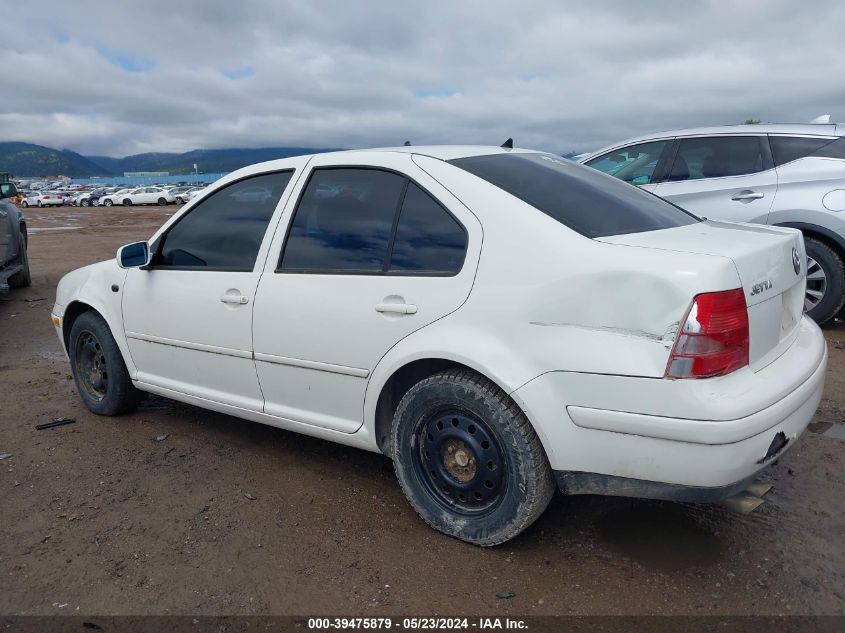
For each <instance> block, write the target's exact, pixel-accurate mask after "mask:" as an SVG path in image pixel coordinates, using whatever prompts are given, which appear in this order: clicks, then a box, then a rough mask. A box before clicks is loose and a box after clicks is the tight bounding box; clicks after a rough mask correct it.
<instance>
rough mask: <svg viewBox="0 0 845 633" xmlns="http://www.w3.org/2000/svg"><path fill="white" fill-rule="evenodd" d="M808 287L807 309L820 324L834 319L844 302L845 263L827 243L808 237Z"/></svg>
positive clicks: (805, 243)
mask: <svg viewBox="0 0 845 633" xmlns="http://www.w3.org/2000/svg"><path fill="white" fill-rule="evenodd" d="M804 246H805V247H806V249H807V290H806V294H805V295H804V310H805V311H806V312H807V316H808V317H810V318H811V319H813V320H814V321H815V322H816V323H818V324H819V325H821V324H823V323H825V322H827V321H829V320H830V319H832V318H833V317H834V316H836V314H837V313H838V312H839V310H841V309H842V306H843V303H845V265H843V263H842V258H841V257H840V256H839V254H838V253H837V252H836V251H835V250H833V249H832V248H831V247H830V246H828V245H827V244H826V243H824V242H822V241H820V240H817V239H816V238H814V237H805V238H804Z"/></svg>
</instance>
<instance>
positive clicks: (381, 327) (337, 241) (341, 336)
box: [254, 153, 480, 433]
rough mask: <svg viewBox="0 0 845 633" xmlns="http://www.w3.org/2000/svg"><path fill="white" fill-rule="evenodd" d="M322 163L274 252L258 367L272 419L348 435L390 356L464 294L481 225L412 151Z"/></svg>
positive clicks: (263, 297)
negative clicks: (363, 163) (362, 161)
mask: <svg viewBox="0 0 845 633" xmlns="http://www.w3.org/2000/svg"><path fill="white" fill-rule="evenodd" d="M326 160H327V159H325V158H323V157H321V156H316V157H314V159H312V162H311V164H310V165H309V167H312V171H311V172H310V175H309V177H308V178H307V180H306V179H303V182H302V184H301V186H300V189H301V193H298V194H296V195H297V198H298V199H299V202H298V204H297V205H296V208H295V209H289V210H286V212H285V215H284V217H283V219H282V224H281V225H280V227H279V230H278V231H277V234H279V235H278V237H277V239H276V240H274V243H273V246H272V247H271V252H270V256H269V258H268V262H267V267H268V268H267V272H266V273H265V274H264V276H263V277H262V279H261V283H260V285H259V288H258V293H257V295H256V301H255V316H254V333H255V337H254V338H255V360H256V367H257V370H258V377H259V380H260V383H261V389H262V391H263V393H264V397H265V400H266V403H265V408H264V411H265V413H269V414H271V415H275V416H279V417H282V418H285V419H289V420H294V421H297V422H302V423H306V424H312V425H315V426H319V427H323V428H328V429H333V430H337V431H342V432H347V433H353V432H355V431H356V430H357V429H358V428H359V427H360V426H361V424H362V420H363V406H364V393H365V390H366V386H367V379H368V377H369V375H370V373H371V372H372V371H373V369H374V368H375V366H376V364H377V363H378V362H379V360H380V359H381V358H382V357H383V356H384V354H385V353H387V351H388V350H389V349H390V348H391V347H392V346H393V345H395V344H396V343H397V342H398V341H400V340H401V339H402V338H404V337H406V336H408V335H409V334H410V333H412V332H414V331H415V330H418V329H419V328H422V327H425V326H426V325H428V324H429V323H431V322H433V321H435V320H436V319H439V318H441V317H443V316H445V315H446V314H449V313H450V312H452V311H454V310H456V309H457V308H458V307H459V306H460V305H461V304H462V303H463V302H464V300H465V299H466V297H467V296H468V294H469V292H470V288H471V286H472V281H473V278H474V275H475V269H476V265H477V262H478V254H479V249H480V226H479V225H478V221H477V220H476V219H475V217H474V216H473V215H472V214H471V213H469V211H467V210H466V209H465V208H464V207H463V206H462V205H461V204H460V203H459V202H458V201H457V200H456V199H455V198H454V197H452V196H451V194H449V193H448V191H446V190H445V189H444V188H443V187H441V186H440V185H439V184H438V183H437V182H436V181H435V180H433V179H432V178H431V177H429V176H428V175H427V174H426V173H425V172H423V171H422V170H421V169H420V168H419V167H417V166H416V165H415V164H414V163H413V161H412V160H411V157H410V156H409V155H408V154H402V153H398V154H395V155H393V156H390V155H384V154H378V155H374V157H373V159H372V162H373V166H367V167H360V166H355V165H349V166H340V167H338V166H332V167H330V166H328V165H326V163H325V161H326ZM330 160H331V161H332V162H333V163H336V161H337V160H338V158H337V156H336V155H335V156H333V157H331V159H330ZM324 165H325V166H324ZM291 215H292V220H290V221H289V220H288V218H289V217H290V216H291ZM288 225H289V228H288V229H287V236H286V239H285V235H284V233H285V231H283V230H282V227H284V226H288ZM283 240H284V245H283V243H282V242H283Z"/></svg>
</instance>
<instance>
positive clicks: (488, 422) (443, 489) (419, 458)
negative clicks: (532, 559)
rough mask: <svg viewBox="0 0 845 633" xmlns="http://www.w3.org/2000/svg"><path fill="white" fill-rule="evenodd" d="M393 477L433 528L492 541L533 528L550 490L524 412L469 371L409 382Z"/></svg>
mask: <svg viewBox="0 0 845 633" xmlns="http://www.w3.org/2000/svg"><path fill="white" fill-rule="evenodd" d="M391 438H392V457H393V465H394V469H395V470H396V476H397V477H398V478H399V483H400V484H401V486H402V490H403V492H404V493H405V496H406V497H407V498H408V501H409V502H410V503H411V506H413V508H414V510H416V511H417V513H418V514H419V515H420V517H422V519H423V520H424V521H425V522H426V523H428V524H429V525H430V526H431V527H433V528H435V529H436V530H439V531H441V532H443V533H444V534H448V535H449V536H453V537H455V538H458V539H461V540H463V541H467V542H469V543H474V544H476V545H482V546H490V545H498V544H500V543H504V542H505V541H507V540H509V539H511V538H513V537H514V536H516V535H517V534H519V533H520V532H522V531H523V530H524V529H525V528H527V527H528V526H529V525H531V524H532V523H533V522H534V521H535V520H536V519H537V518H538V517H539V516H540V515H541V514H542V513H543V511H544V510H545V509H546V507H547V506H548V504H549V501H550V500H551V498H552V495H553V493H554V488H555V484H554V477H553V475H552V470H551V466H550V465H549V461H548V459H547V458H546V454H545V452H544V451H543V447H542V446H541V444H540V439H539V438H538V437H537V433H536V432H535V431H534V429H533V427H532V426H531V423H530V422H529V421H528V419H527V418H526V417H525V414H524V413H523V412H522V411H521V410H520V409H519V407H518V406H517V405H516V403H514V402H513V400H511V399H510V398H509V397H508V396H507V394H505V393H504V392H503V391H502V390H501V389H499V388H498V387H497V386H496V385H495V384H494V383H492V382H491V381H490V380H487V379H486V378H484V377H482V376H480V375H478V374H476V373H475V372H472V371H469V370H453V371H446V372H442V373H440V374H436V375H434V376H431V377H429V378H426V379H424V380H422V381H420V382H419V383H417V384H416V385H414V386H413V387H412V388H411V389H410V390H409V391H408V393H406V394H405V396H404V397H403V398H402V400H401V401H400V403H399V407H398V408H397V410H396V414H395V416H394V418H393V430H392V436H391Z"/></svg>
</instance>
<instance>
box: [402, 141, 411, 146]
mask: <svg viewBox="0 0 845 633" xmlns="http://www.w3.org/2000/svg"><path fill="white" fill-rule="evenodd" d="M402 146H403V147H410V146H411V141H405V142H404V143H403V144H402Z"/></svg>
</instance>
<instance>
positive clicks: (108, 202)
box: [103, 199, 114, 207]
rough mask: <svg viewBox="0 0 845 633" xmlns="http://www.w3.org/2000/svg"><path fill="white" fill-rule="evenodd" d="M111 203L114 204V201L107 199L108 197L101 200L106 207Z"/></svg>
mask: <svg viewBox="0 0 845 633" xmlns="http://www.w3.org/2000/svg"><path fill="white" fill-rule="evenodd" d="M113 204H114V202H112V201H111V200H108V199H106V200H105V201H104V202H103V205H104V206H107V207H110V206H111V205H113Z"/></svg>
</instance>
